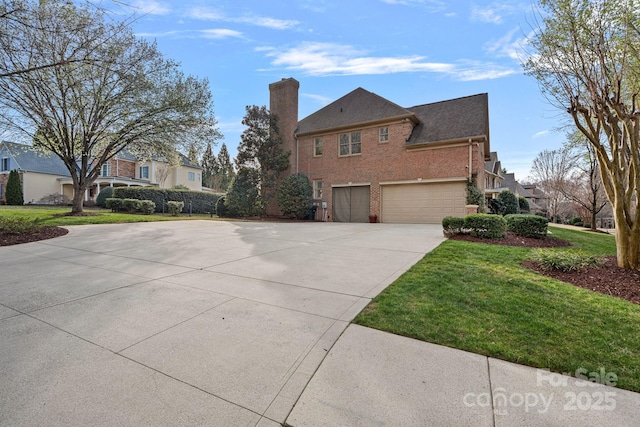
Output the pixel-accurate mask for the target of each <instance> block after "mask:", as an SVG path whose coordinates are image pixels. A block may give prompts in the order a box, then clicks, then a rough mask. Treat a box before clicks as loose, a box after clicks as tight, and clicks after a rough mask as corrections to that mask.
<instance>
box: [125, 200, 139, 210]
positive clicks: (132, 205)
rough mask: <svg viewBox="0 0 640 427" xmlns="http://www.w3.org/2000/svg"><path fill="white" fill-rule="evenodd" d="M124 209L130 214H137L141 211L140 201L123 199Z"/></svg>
mask: <svg viewBox="0 0 640 427" xmlns="http://www.w3.org/2000/svg"><path fill="white" fill-rule="evenodd" d="M122 208H123V209H124V210H125V211H127V212H129V213H135V212H136V211H139V210H140V200H138V199H123V200H122Z"/></svg>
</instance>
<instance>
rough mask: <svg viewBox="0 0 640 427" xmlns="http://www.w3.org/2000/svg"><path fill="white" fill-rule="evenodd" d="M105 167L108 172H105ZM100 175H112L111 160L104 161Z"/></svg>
mask: <svg viewBox="0 0 640 427" xmlns="http://www.w3.org/2000/svg"><path fill="white" fill-rule="evenodd" d="M105 167H106V168H107V174H105V173H104V171H105ZM100 176H112V175H111V162H104V163H103V164H102V166H100Z"/></svg>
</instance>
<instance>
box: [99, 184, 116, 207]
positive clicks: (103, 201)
mask: <svg viewBox="0 0 640 427" xmlns="http://www.w3.org/2000/svg"><path fill="white" fill-rule="evenodd" d="M113 190H114V188H113V187H105V188H103V189H102V190H100V193H98V197H96V205H97V206H100V207H101V208H106V207H107V199H108V198H110V197H113Z"/></svg>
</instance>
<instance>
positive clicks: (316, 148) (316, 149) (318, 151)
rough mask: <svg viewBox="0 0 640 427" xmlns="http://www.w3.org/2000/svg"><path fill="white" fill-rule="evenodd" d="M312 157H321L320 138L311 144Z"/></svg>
mask: <svg viewBox="0 0 640 427" xmlns="http://www.w3.org/2000/svg"><path fill="white" fill-rule="evenodd" d="M313 155H314V156H322V138H316V139H315V140H314V142H313Z"/></svg>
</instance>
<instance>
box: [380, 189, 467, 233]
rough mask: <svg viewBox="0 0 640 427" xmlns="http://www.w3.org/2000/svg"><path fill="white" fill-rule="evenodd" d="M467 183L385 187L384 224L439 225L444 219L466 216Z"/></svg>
mask: <svg viewBox="0 0 640 427" xmlns="http://www.w3.org/2000/svg"><path fill="white" fill-rule="evenodd" d="M466 199H467V193H466V185H465V183H464V182H447V183H429V184H399V185H384V186H382V222H391V223H405V224H437V223H440V222H441V221H442V218H444V217H445V216H449V215H452V216H465V213H466V210H465V205H466Z"/></svg>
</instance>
